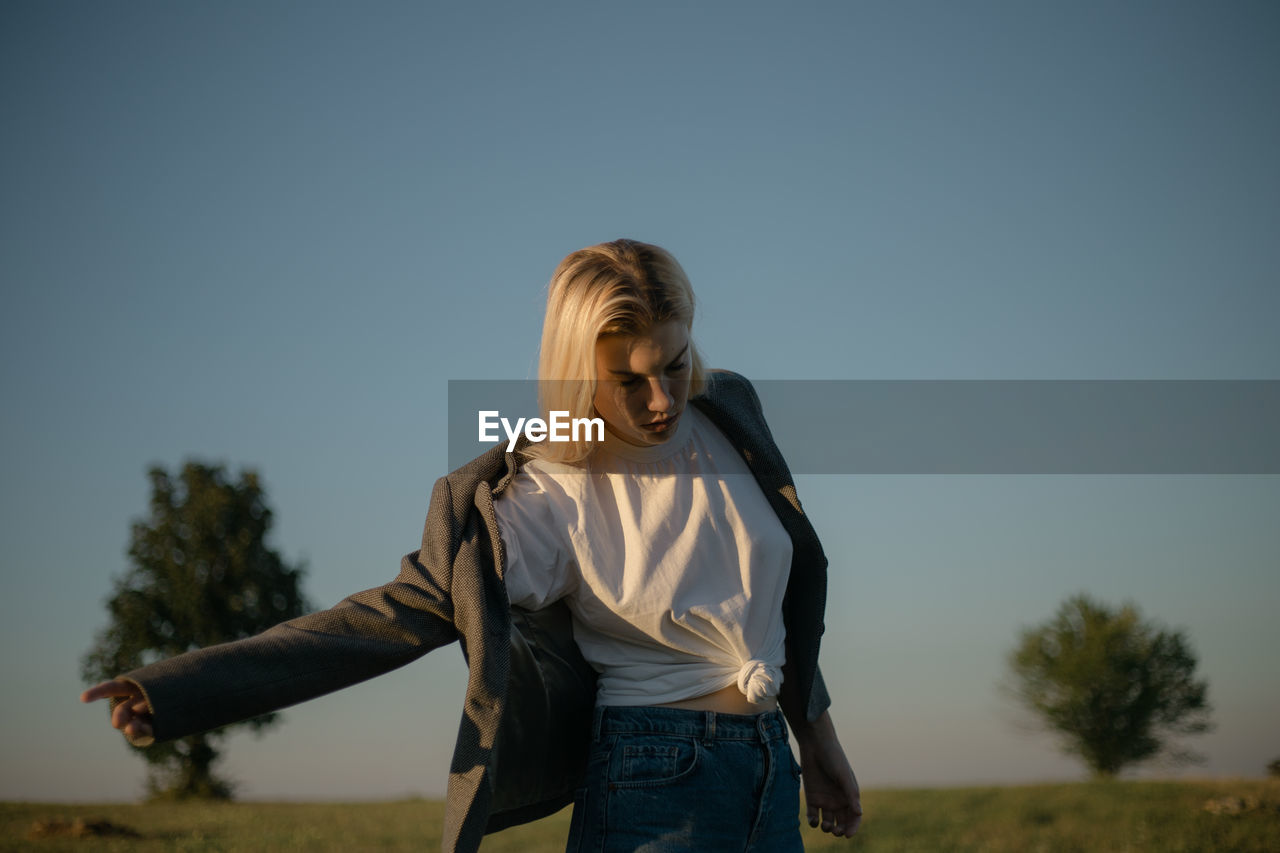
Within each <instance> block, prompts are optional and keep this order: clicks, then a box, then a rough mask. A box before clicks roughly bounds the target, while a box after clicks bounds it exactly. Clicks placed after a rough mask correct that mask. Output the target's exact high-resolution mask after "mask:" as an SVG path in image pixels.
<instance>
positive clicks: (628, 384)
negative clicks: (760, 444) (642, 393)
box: [618, 376, 640, 388]
mask: <svg viewBox="0 0 1280 853" xmlns="http://www.w3.org/2000/svg"><path fill="white" fill-rule="evenodd" d="M618 384H619V385H621V386H622V387H623V388H636V387H638V386H639V385H640V377H639V376H634V377H632V378H631V379H619V380H618Z"/></svg>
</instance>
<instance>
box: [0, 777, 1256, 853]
mask: <svg viewBox="0 0 1280 853" xmlns="http://www.w3.org/2000/svg"><path fill="white" fill-rule="evenodd" d="M863 804H864V806H865V808H866V810H867V820H866V823H865V825H864V828H863V830H862V832H861V833H859V835H858V837H857V838H856V839H854V840H853V841H844V840H840V839H833V838H831V837H829V836H824V835H822V834H821V833H819V832H816V831H811V830H809V829H808V828H806V829H805V847H806V849H807V850H810V851H815V850H843V851H850V853H853V851H859V853H861V851H867V853H886V851H907V850H911V851H914V850H920V851H1002V852H1003V851H1008V853H1014V851H1017V853H1036V851H1045V852H1046V853H1049V851H1091V852H1092V851H1160V853H1166V851H1170V853H1172V851H1268V853H1274V851H1280V781H1275V780H1272V781H1257V780H1255V781H1235V782H1110V783H1091V784H1078V785H1035V786H1024V787H1000V788H949V789H913V790H884V791H874V790H873V791H867V792H865V794H864V798H863ZM1207 804H1208V805H1209V806H1210V808H1208V809H1207V808H1206V805H1207ZM1233 807H1234V808H1236V809H1238V808H1240V807H1243V808H1244V810H1243V811H1241V812H1240V813H1236V814H1229V813H1215V812H1223V811H1224V810H1225V811H1227V812H1229V811H1232V809H1233ZM442 813H443V806H442V805H441V804H440V803H438V802H434V801H429V800H408V801H403V802H391V803H358V804H335V803H224V804H205V805H201V804H154V805H108V806H85V805H50V804H32V803H5V804H0V850H36V851H44V850H47V851H60V850H75V851H85V850H122V851H123V850H129V851H134V850H137V851H150V850H155V851H161V850H163V851H259V850H261V851H268V850H269V851H285V850H298V851H302V850H305V851H363V850H371V851H373V850H406V851H407V850H413V851H429V850H437V849H439V839H440V825H441V816H442ZM75 818H84V819H86V820H93V819H101V820H106V821H109V822H110V823H111V824H113V825H115V826H120V827H125V828H127V829H129V830H132V831H133V832H136V833H137V834H138V835H137V836H136V837H119V836H117V837H112V836H99V837H92V838H70V837H66V836H58V835H54V836H51V837H43V838H31V837H29V833H30V832H31V830H32V827H33V826H34V825H35V824H36V823H37V822H38V821H45V822H48V821H63V822H69V821H72V820H74V819H75ZM568 826H569V813H568V810H565V811H563V812H561V813H559V814H557V815H553V816H552V817H550V818H547V819H546V820H543V821H539V822H538V823H534V824H529V825H527V826H523V827H518V828H516V829H510V830H507V831H505V832H501V833H498V834H496V835H492V836H489V837H488V838H487V839H486V840H485V843H484V846H483V848H482V849H483V851H485V853H502V851H510V853H516V851H519V853H543V851H545V853H559V851H561V850H563V849H564V839H565V835H566V833H567V831H568Z"/></svg>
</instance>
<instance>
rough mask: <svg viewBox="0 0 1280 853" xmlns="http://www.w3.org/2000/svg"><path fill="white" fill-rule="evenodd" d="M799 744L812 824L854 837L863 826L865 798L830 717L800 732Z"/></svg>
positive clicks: (821, 718)
mask: <svg viewBox="0 0 1280 853" xmlns="http://www.w3.org/2000/svg"><path fill="white" fill-rule="evenodd" d="M796 741H797V742H798V743H799V745H800V773H801V779H802V780H803V782H804V800H805V806H806V812H807V817H808V819H809V825H810V826H813V827H817V826H821V827H822V831H823V832H830V833H831V834H832V835H836V836H841V837H844V838H852V837H853V834H854V833H855V832H857V831H858V826H859V825H860V824H861V823H862V795H861V792H860V791H859V790H858V780H857V778H856V777H855V776H854V775H853V768H852V767H851V766H850V765H849V759H848V758H846V757H845V754H844V748H843V747H841V746H840V740H839V738H837V737H836V730H835V725H834V724H833V723H832V722H831V715H830V714H827V713H824V714H823V715H822V716H821V717H819V718H818V719H817V720H815V721H814V722H813V723H811V724H809V726H808V727H807V728H806V730H805V731H803V732H800V731H797V732H796Z"/></svg>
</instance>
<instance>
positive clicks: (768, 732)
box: [592, 705, 787, 741]
mask: <svg viewBox="0 0 1280 853" xmlns="http://www.w3.org/2000/svg"><path fill="white" fill-rule="evenodd" d="M612 734H667V735H680V736H684V737H696V738H699V739H701V740H758V741H771V740H785V739H786V737H787V723H786V719H785V718H784V717H783V716H782V711H781V710H778V709H776V708H775V709H774V710H772V711H767V712H765V713H763V714H721V713H718V712H716V711H690V710H687V709H685V708H662V707H657V706H640V705H604V706H600V707H597V708H596V713H595V725H594V727H593V729H592V735H593V737H594V738H595V739H599V738H601V737H602V736H604V735H612Z"/></svg>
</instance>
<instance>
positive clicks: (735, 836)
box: [566, 707, 804, 853]
mask: <svg viewBox="0 0 1280 853" xmlns="http://www.w3.org/2000/svg"><path fill="white" fill-rule="evenodd" d="M803 850H804V845H803V844H802V843H801V841H800V768H799V765H797V764H796V762H795V759H794V758H793V757H792V755H791V745H790V743H789V742H788V739H787V725H786V722H785V721H784V719H783V716H782V712H781V711H770V712H769V713H766V714H760V715H753V716H742V715H738V714H717V713H715V712H712V711H687V710H684V709H680V708H657V707H602V708H597V709H596V712H595V726H594V729H593V732H592V742H591V754H590V761H589V764H588V766H587V777H586V786H585V787H584V788H582V789H580V790H579V791H578V792H577V796H576V797H575V799H574V804H573V823H572V826H571V828H570V830H569V843H568V846H567V847H566V851H567V852H568V853H623V851H626V853H641V851H643V853H676V851H682V853H687V851H698V852H699V853H702V851H707V853H720V851H724V853H729V851H733V853H796V852H797V851H800V853H802V851H803Z"/></svg>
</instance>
